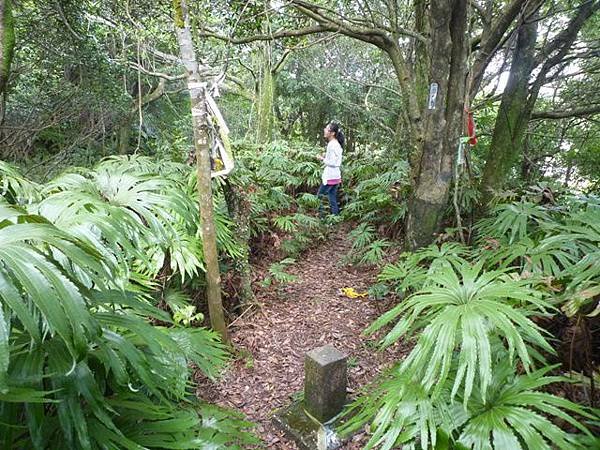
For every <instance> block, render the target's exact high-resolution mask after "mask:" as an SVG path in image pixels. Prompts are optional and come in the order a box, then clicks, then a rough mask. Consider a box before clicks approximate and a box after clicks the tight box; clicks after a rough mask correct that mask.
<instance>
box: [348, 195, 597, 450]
mask: <svg viewBox="0 0 600 450" xmlns="http://www.w3.org/2000/svg"><path fill="white" fill-rule="evenodd" d="M532 200H535V198H534V197H533V196H527V195H525V196H523V198H522V199H521V200H519V201H515V202H514V203H508V204H500V205H498V206H497V207H496V210H495V213H494V215H493V216H492V217H490V218H488V219H484V220H482V221H480V222H479V223H478V226H477V230H478V238H477V241H476V242H475V244H474V245H473V246H470V247H465V246H462V245H458V244H456V243H444V244H441V245H432V246H430V247H428V248H424V249H422V250H420V251H418V252H415V253H407V254H403V255H402V256H401V258H400V261H399V262H398V263H395V264H393V265H388V266H386V267H385V268H384V269H383V271H382V272H381V274H380V280H381V281H383V282H386V283H391V284H392V286H393V287H394V288H395V289H396V290H397V292H398V293H400V294H402V295H403V296H405V297H406V299H405V300H403V301H402V302H401V303H399V304H398V305H397V306H396V307H394V308H392V309H391V310H390V311H388V312H386V313H385V314H384V315H382V316H381V317H380V318H379V319H378V320H377V321H376V322H375V323H374V324H373V325H372V326H371V327H370V328H369V329H368V330H367V332H368V333H374V332H375V331H377V330H380V329H382V327H385V326H386V325H388V324H389V325H393V327H392V328H391V329H387V328H386V332H385V336H384V337H383V338H382V340H381V345H382V346H384V347H385V346H389V345H392V344H394V343H395V342H397V341H398V340H399V339H402V338H404V339H406V338H411V337H414V340H415V346H414V347H413V349H412V351H411V353H410V355H409V356H407V357H406V359H404V360H403V361H402V362H400V363H399V364H398V366H397V367H395V368H394V369H392V370H391V371H390V372H389V374H388V375H387V376H386V379H385V380H384V381H383V382H382V383H381V384H378V385H377V386H376V387H374V388H373V389H372V390H369V391H367V392H368V395H367V396H365V397H363V398H362V399H361V400H359V401H358V402H357V403H356V404H355V405H354V408H357V409H358V414H357V415H356V416H355V417H353V418H352V420H351V421H350V423H349V424H348V425H347V427H348V428H349V429H352V428H353V427H357V426H360V425H362V424H363V423H364V422H371V427H372V429H373V431H374V434H373V437H372V438H371V440H370V442H369V446H368V448H371V447H375V446H379V445H381V447H382V448H393V447H394V446H395V445H398V444H400V443H404V444H406V445H407V446H408V447H409V448H410V447H414V446H420V447H423V448H427V447H428V446H429V445H431V446H435V445H442V446H443V445H446V446H448V445H450V446H452V447H455V446H456V447H457V448H463V447H466V448H536V449H537V448H548V449H549V448H552V447H551V445H554V446H558V447H559V448H573V447H577V446H581V447H585V446H586V445H591V441H589V440H586V439H588V438H583V440H578V439H577V438H575V437H573V436H571V435H568V434H567V433H566V432H565V431H564V430H561V429H560V428H558V427H557V426H556V425H555V424H553V423H552V422H550V421H549V420H548V416H549V415H550V416H556V417H559V418H560V419H562V420H564V421H566V422H568V423H569V424H570V425H571V426H572V427H573V429H574V430H579V431H580V432H583V433H584V435H586V434H587V435H588V436H589V438H591V434H590V431H588V430H587V429H586V428H585V426H584V425H583V423H585V420H586V419H588V420H592V419H594V417H596V421H597V415H595V414H594V413H593V412H592V411H590V410H587V411H586V410H585V409H584V408H582V407H581V406H578V405H576V404H574V403H572V402H570V401H568V400H566V399H564V398H561V397H558V396H555V395H552V394H550V393H549V392H548V391H547V385H548V384H550V383H556V382H563V383H570V382H573V379H571V378H569V377H563V376H547V373H548V372H549V371H556V369H557V366H553V365H551V364H552V363H553V362H555V361H557V358H558V360H559V361H560V360H562V361H569V360H570V361H571V367H569V366H568V365H566V366H563V369H562V372H567V371H569V370H571V369H577V370H581V371H583V372H584V373H586V374H587V375H589V376H594V375H593V370H594V369H593V368H592V366H591V363H592V360H593V358H595V357H597V356H594V355H593V354H592V353H593V352H595V351H594V350H590V349H594V348H596V349H597V344H598V336H597V335H589V330H590V329H591V328H593V327H597V318H598V316H600V308H599V307H598V293H599V292H600V290H599V289H600V266H599V265H598V264H597V254H598V249H599V248H600V241H599V240H598V238H599V237H600V236H599V235H598V231H599V228H598V224H599V223H600V207H599V206H598V205H599V202H598V200H597V199H595V198H589V197H587V198H586V197H574V196H569V197H565V198H564V199H563V201H562V202H561V203H560V204H558V205H554V204H550V205H545V206H544V205H540V204H538V203H533V202H532ZM560 316H567V317H568V318H570V320H571V321H572V323H574V324H576V325H575V326H576V327H577V328H578V329H580V330H583V332H584V334H587V335H588V336H589V337H588V338H587V339H588V341H587V342H585V341H584V342H580V345H582V346H583V347H585V346H587V348H588V351H587V352H586V351H585V349H584V348H580V349H578V350H577V349H575V350H574V349H573V348H572V344H571V346H569V345H566V346H562V347H559V348H558V353H560V354H559V355H557V349H556V348H555V347H554V346H553V345H552V342H553V340H554V338H556V337H557V336H552V335H551V333H550V332H549V330H551V329H552V328H551V327H549V326H548V325H547V329H544V328H543V326H542V325H540V323H542V324H543V323H546V324H548V323H549V322H551V321H553V320H558V321H559V320H560ZM540 321H542V322H540ZM573 361H575V363H573ZM574 365H576V366H577V367H574ZM559 372H560V371H559ZM415 386H418V388H415ZM540 413H541V414H540ZM575 417H577V419H576V418H575ZM590 423H591V422H590ZM440 441H441V442H445V444H440ZM586 442H587V444H586ZM596 443H597V441H596ZM444 448H447V447H444Z"/></svg>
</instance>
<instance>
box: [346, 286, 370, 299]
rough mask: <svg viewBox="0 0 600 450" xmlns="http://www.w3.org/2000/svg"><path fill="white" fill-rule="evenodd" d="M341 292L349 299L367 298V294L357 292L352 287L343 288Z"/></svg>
mask: <svg viewBox="0 0 600 450" xmlns="http://www.w3.org/2000/svg"><path fill="white" fill-rule="evenodd" d="M340 292H341V293H342V294H343V295H345V296H346V297H348V298H358V297H366V296H367V293H366V292H356V291H355V290H354V288H351V287H345V288H341V289H340Z"/></svg>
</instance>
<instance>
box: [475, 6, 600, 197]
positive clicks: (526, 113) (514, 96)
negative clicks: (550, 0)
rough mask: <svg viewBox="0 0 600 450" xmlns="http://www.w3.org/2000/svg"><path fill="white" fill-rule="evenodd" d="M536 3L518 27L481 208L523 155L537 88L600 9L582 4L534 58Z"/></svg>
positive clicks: (485, 179)
mask: <svg viewBox="0 0 600 450" xmlns="http://www.w3.org/2000/svg"><path fill="white" fill-rule="evenodd" d="M539 3H541V2H532V3H531V4H529V5H528V8H527V10H526V12H525V17H526V20H525V21H524V22H523V23H522V24H521V25H520V27H519V32H518V37H517V47H516V49H515V54H514V56H513V62H512V65H511V70H510V76H509V79H508V84H507V86H506V89H505V91H504V94H503V96H502V101H501V103H500V110H499V111H498V117H497V119H496V125H495V127H494V133H493V135H492V143H491V144H490V149H489V152H488V157H487V158H486V165H485V167H484V170H483V176H482V180H481V185H480V191H481V193H482V196H481V202H482V203H481V206H482V207H483V208H485V206H486V205H487V203H488V202H489V200H490V198H491V196H492V193H493V192H494V191H496V190H498V189H500V188H502V186H503V184H504V182H505V180H506V179H507V178H508V176H509V175H510V172H511V170H512V169H513V167H514V165H515V162H516V161H517V159H518V157H519V156H520V155H522V152H523V138H524V136H525V133H526V131H527V125H528V122H529V120H530V118H531V114H532V111H533V108H534V106H535V102H536V101H537V98H538V94H539V92H540V89H541V87H542V86H543V85H544V84H545V82H546V76H547V75H548V73H549V72H550V70H552V69H553V68H554V67H556V66H557V65H558V64H560V63H561V62H562V61H563V59H564V58H565V56H566V55H567V53H568V52H569V49H570V48H571V46H572V45H573V42H575V39H576V38H577V35H578V33H579V31H580V30H581V28H582V27H583V25H584V24H585V23H586V21H587V20H588V19H589V18H590V17H592V16H593V15H594V14H595V13H596V12H597V11H598V10H600V1H598V0H595V1H585V2H581V3H580V5H579V6H578V8H577V11H576V12H575V14H574V16H573V17H572V18H571V20H570V21H569V23H568V24H565V26H564V28H563V30H562V31H560V32H559V33H558V34H557V35H556V36H555V37H554V38H553V39H552V40H551V41H549V42H547V43H546V44H545V46H544V47H543V48H542V50H541V51H540V52H539V54H538V55H535V54H534V46H535V43H536V42H535V40H536V37H537V15H538V13H537V8H538V6H539ZM542 63H543V64H542ZM540 64H541V67H540V68H539V70H537V71H536V72H537V73H536V75H535V79H534V81H533V83H531V84H530V83H529V81H530V80H529V79H530V75H531V73H532V72H533V69H534V68H536V67H538V66H539V65H540Z"/></svg>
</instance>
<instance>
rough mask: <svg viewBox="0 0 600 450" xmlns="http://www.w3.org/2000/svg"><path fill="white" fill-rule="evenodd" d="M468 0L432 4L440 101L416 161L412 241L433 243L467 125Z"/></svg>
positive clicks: (433, 67) (433, 72)
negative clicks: (465, 108) (465, 101)
mask: <svg viewBox="0 0 600 450" xmlns="http://www.w3.org/2000/svg"><path fill="white" fill-rule="evenodd" d="M467 1H468V0H434V1H432V2H431V5H430V14H429V20H430V24H431V53H430V63H429V83H430V84H431V83H436V84H437V97H436V99H435V102H434V104H431V105H424V106H425V109H423V111H422V114H421V117H422V120H423V123H422V141H421V146H420V149H419V151H418V153H417V156H418V158H415V159H414V160H413V161H412V165H413V167H412V170H413V174H414V186H413V193H412V195H411V198H410V199H409V203H408V213H407V220H406V244H407V246H408V247H409V248H410V249H415V248H419V247H421V246H424V245H427V244H429V243H430V242H431V241H432V240H433V238H434V235H435V233H436V231H437V230H438V229H439V227H440V223H441V220H442V218H443V216H444V212H445V210H446V205H447V203H448V195H449V192H450V186H451V182H452V175H453V168H454V160H455V154H456V150H457V147H458V145H459V139H460V136H461V134H462V131H463V111H464V99H465V89H466V74H467V45H468V39H467Z"/></svg>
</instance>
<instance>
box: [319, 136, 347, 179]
mask: <svg viewBox="0 0 600 450" xmlns="http://www.w3.org/2000/svg"><path fill="white" fill-rule="evenodd" d="M323 164H325V168H324V169H323V176H322V177H321V178H322V181H323V184H327V181H328V180H341V179H342V172H341V171H340V167H341V166H342V146H341V145H340V143H339V142H338V141H337V139H332V140H331V141H329V142H328V143H327V152H326V153H325V159H323Z"/></svg>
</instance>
